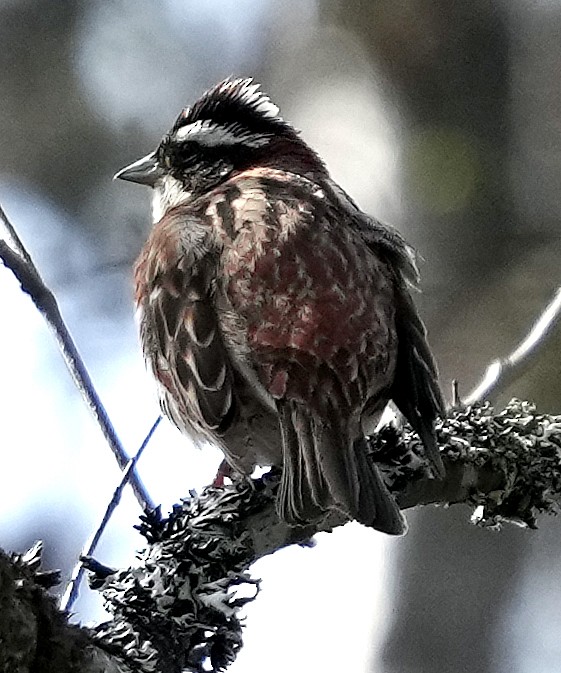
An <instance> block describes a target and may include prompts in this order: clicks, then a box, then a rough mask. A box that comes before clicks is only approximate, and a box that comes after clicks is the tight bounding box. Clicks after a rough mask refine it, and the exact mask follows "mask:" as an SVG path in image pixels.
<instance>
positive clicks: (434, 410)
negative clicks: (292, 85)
mask: <svg viewBox="0 0 561 673" xmlns="http://www.w3.org/2000/svg"><path fill="white" fill-rule="evenodd" d="M115 177H118V178H121V179H123V180H129V181H132V182H137V183H140V184H144V185H149V186H150V187H152V188H153V219H154V223H155V224H154V227H153V229H152V231H151V233H150V235H149V237H148V240H147V242H146V244H145V245H144V248H143V250H142V252H141V254H140V257H139V259H138V260H137V263H136V268H135V284H136V304H137V307H138V312H139V319H140V334H141V341H142V347H143V350H144V355H145V357H146V360H147V363H148V365H149V367H150V369H151V370H152V371H153V373H154V375H155V378H156V379H157V381H158V383H159V390H160V398H161V405H162V409H163V411H164V413H165V414H166V415H167V416H168V417H169V418H170V419H171V420H172V421H173V422H174V423H175V425H177V427H178V428H179V429H180V430H181V431H182V432H184V433H185V434H186V435H189V436H190V437H191V438H192V439H194V440H195V441H197V442H204V441H209V442H212V443H214V444H216V445H218V446H219V447H220V448H221V449H222V451H223V452H224V454H225V459H226V461H227V463H228V464H229V465H230V466H231V467H232V468H233V469H234V470H235V471H237V472H240V473H244V474H250V473H251V472H252V470H253V468H254V466H255V465H264V466H267V465H270V466H278V467H280V468H282V477H281V483H280V486H279V491H278V495H277V509H278V513H279V515H280V517H281V518H283V519H284V520H286V521H287V522H289V523H290V524H294V525H297V524H304V523H307V522H310V521H313V520H317V519H319V518H321V517H322V516H324V515H325V513H326V512H328V511H329V510H331V509H337V510H340V511H341V512H343V513H344V514H345V515H347V516H348V517H349V518H353V519H356V520H358V521H360V522H361V523H363V524H365V525H367V526H372V527H374V528H376V529H378V530H381V531H384V532H386V533H390V534H401V533H403V532H404V528H405V523H404V519H403V517H402V515H401V513H400V511H399V508H398V506H397V504H396V502H395V501H394V499H393V498H392V496H391V495H390V493H389V492H388V490H387V488H386V486H385V485H384V483H383V481H382V479H381V477H380V474H379V472H378V469H377V468H376V466H375V465H374V463H373V462H372V460H371V459H370V457H369V456H368V455H367V453H366V444H365V442H364V436H365V434H367V433H371V432H372V431H373V430H374V428H375V427H376V424H377V422H378V420H379V417H380V415H381V413H382V411H383V410H384V408H385V406H386V404H387V403H388V401H390V400H392V401H393V402H394V404H395V405H396V406H397V407H398V409H399V410H400V411H401V412H402V413H403V415H404V416H405V418H406V419H407V420H408V421H409V422H410V423H411V425H412V426H413V428H414V430H415V431H416V432H417V433H418V434H419V435H420V438H421V440H422V442H423V445H424V448H425V452H426V457H427V458H428V460H429V461H430V465H431V467H432V470H433V473H434V474H435V475H436V476H438V477H441V476H442V475H443V471H444V468H443V465H442V462H441V459H440V455H439V452H438V448H437V445H436V441H435V435H434V429H433V424H434V420H435V418H436V416H437V415H438V414H440V413H441V411H442V408H443V405H442V397H441V393H440V389H439V386H438V382H437V374H436V368H435V364H434V361H433V357H432V355H431V352H430V350H429V346H428V345H427V341H426V335H425V329H424V327H423V324H422V323H421V320H420V318H419V315H418V313H417V310H416V308H415V306H414V303H413V300H412V297H411V289H412V288H413V287H414V286H415V284H416V283H417V280H418V279H417V269H416V266H415V262H414V258H413V255H412V251H411V249H410V248H409V247H408V245H407V244H406V243H405V241H404V240H403V239H402V237H401V236H400V235H399V234H398V233H397V232H396V231H394V230H393V229H391V228H390V227H387V226H385V225H383V224H381V223H380V222H378V221H377V220H375V219H373V218H371V217H369V216H367V215H365V214H364V213H363V212H362V211H361V210H360V209H359V208H358V206H357V205H356V204H355V203H354V201H353V200H352V199H351V198H350V197H349V196H348V195H347V194H346V193H345V192H344V191H343V190H342V189H341V187H339V186H338V185H337V184H336V183H335V182H334V181H333V180H332V179H331V177H330V176H329V173H328V171H327V168H326V166H325V164H324V163H323V161H322V160H321V159H320V157H319V156H318V155H317V154H316V153H315V152H314V150H312V149H311V148H310V147H309V146H308V145H307V144H306V143H305V142H304V140H303V139H302V138H301V137H300V135H299V134H298V132H297V131H296V130H295V129H294V128H293V127H292V126H291V125H290V124H289V123H288V122H286V121H285V120H283V119H282V118H281V117H280V116H279V110H278V108H277V107H276V106H275V105H274V104H273V103H272V102H271V101H270V99H269V97H268V96H267V95H265V94H264V93H262V92H261V91H260V89H259V86H258V85H256V84H253V83H252V80H251V79H227V80H225V81H223V82H221V83H219V84H218V85H216V86H215V87H214V88H212V89H210V90H209V91H207V92H206V93H205V94H204V95H203V96H202V97H201V98H200V99H199V100H198V101H197V102H196V103H195V104H194V105H193V106H192V107H188V108H186V109H184V110H183V111H182V112H181V114H180V115H179V117H178V119H177V121H176V122H175V124H174V125H173V127H172V129H171V130H170V131H169V133H167V134H166V135H165V136H164V138H163V139H162V141H161V142H160V144H159V145H158V147H157V149H156V150H155V151H154V152H152V153H151V154H148V155H147V156H146V157H144V158H142V159H140V160H138V161H136V162H135V163H133V164H131V165H130V166H127V167H126V168H124V169H123V170H121V171H120V172H119V173H117V175H116V176H115Z"/></svg>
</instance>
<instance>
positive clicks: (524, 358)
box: [463, 287, 561, 405]
mask: <svg viewBox="0 0 561 673" xmlns="http://www.w3.org/2000/svg"><path fill="white" fill-rule="evenodd" d="M560 318H561V287H559V288H557V291H556V292H555V295H554V297H553V299H552V300H551V301H550V302H549V303H548V304H547V306H546V307H545V309H544V310H543V311H542V313H541V315H540V316H539V318H538V319H537V320H536V322H535V323H534V325H533V326H532V329H531V330H530V331H529V332H528V334H527V335H526V336H525V337H524V339H522V341H521V342H520V343H519V344H518V346H516V348H515V349H514V350H513V351H512V353H511V354H510V355H507V357H505V358H499V359H497V360H494V361H493V362H491V363H490V364H489V366H488V367H487V369H486V370H485V374H484V375H483V378H482V379H481V381H480V382H479V383H478V384H477V385H476V386H475V388H474V389H473V390H472V391H471V392H470V393H469V395H468V396H467V397H466V398H465V399H464V400H463V402H464V404H467V405H469V404H474V403H475V402H481V401H482V400H491V399H492V395H493V393H496V392H497V391H498V389H499V386H500V388H502V389H504V388H506V387H507V386H508V385H510V384H511V383H514V381H516V380H517V379H518V378H519V377H520V376H522V374H524V372H525V371H527V370H528V369H529V368H530V366H531V365H532V364H533V360H534V358H535V357H536V355H537V354H538V352H539V350H540V348H541V347H543V345H544V343H545V342H546V340H547V339H548V338H549V337H550V336H551V335H552V334H553V333H554V331H555V328H556V327H557V326H558V325H560V324H561V320H560Z"/></svg>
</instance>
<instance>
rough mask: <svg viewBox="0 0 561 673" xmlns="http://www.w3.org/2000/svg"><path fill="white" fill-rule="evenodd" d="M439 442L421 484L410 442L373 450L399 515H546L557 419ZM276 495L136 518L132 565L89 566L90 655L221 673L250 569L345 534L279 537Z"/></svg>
mask: <svg viewBox="0 0 561 673" xmlns="http://www.w3.org/2000/svg"><path fill="white" fill-rule="evenodd" d="M438 435H439V441H440V444H441V448H442V453H443V458H444V461H445V463H446V466H447V476H446V479H444V480H443V481H435V480H433V479H431V478H430V476H429V475H428V474H427V471H426V468H425V463H424V461H423V458H422V448H421V444H420V442H419V440H418V439H417V437H416V436H414V435H413V434H412V433H410V432H409V431H407V430H405V431H403V432H401V431H398V430H396V429H393V428H386V429H384V430H382V431H381V432H380V433H379V434H378V435H377V436H376V437H375V438H373V439H372V440H371V449H372V454H373V457H374V458H375V460H377V461H378V463H379V464H380V466H381V467H382V469H383V470H384V474H385V476H386V477H387V481H388V484H389V486H390V488H391V490H392V491H393V492H394V494H395V495H396V497H397V498H398V500H399V502H400V504H401V506H402V508H403V509H407V508H410V507H414V506H416V505H423V504H429V503H441V504H454V503H469V504H471V505H473V506H476V507H477V508H478V513H479V517H478V522H479V523H480V524H482V525H487V526H498V525H499V524H500V523H501V522H502V521H505V520H510V521H514V522H516V523H520V524H522V525H527V526H529V527H535V525H536V516H537V515H538V514H539V513H541V512H544V513H552V512H554V511H556V509H557V507H558V504H559V502H560V500H561V458H560V456H561V416H547V415H539V414H536V412H535V409H534V408H533V406H532V405H530V404H528V403H524V402H518V401H513V402H511V404H510V405H509V406H508V407H507V408H506V409H505V410H504V411H503V412H501V413H499V414H494V413H493V410H492V408H491V407H490V406H489V405H483V406H477V407H474V408H471V409H466V410H456V411H452V412H450V415H449V417H448V418H447V419H445V420H444V421H442V422H441V423H440V425H439V427H438ZM275 487H276V478H274V477H271V476H265V477H264V478H262V479H260V480H257V481H256V482H253V484H252V485H248V484H247V483H243V482H241V483H236V484H234V485H232V486H228V487H225V488H220V489H218V488H208V489H207V490H205V491H204V492H203V493H202V494H201V495H200V496H197V495H196V494H192V495H191V496H190V497H189V498H187V499H186V500H185V501H184V502H183V503H182V504H181V505H178V506H176V507H175V509H174V511H173V512H172V514H171V515H170V516H169V517H168V518H165V519H164V518H161V516H160V514H159V512H157V511H156V512H154V513H152V514H151V515H150V516H147V517H144V520H143V522H142V524H141V525H140V530H141V532H142V533H143V534H144V535H145V537H146V538H147V541H148V546H147V547H146V549H145V551H144V552H143V554H142V556H141V557H140V563H139V565H138V566H137V567H135V568H132V569H128V570H122V571H115V572H113V571H111V569H107V568H104V567H99V566H98V567H97V569H96V573H95V574H94V580H93V585H94V587H95V588H97V589H99V590H101V591H102V592H103V594H104V597H105V599H106V602H107V607H108V608H109V610H110V611H111V612H112V614H113V620H112V621H110V622H108V623H106V624H103V625H101V626H100V627H98V628H97V630H96V634H97V635H96V637H97V638H98V640H99V643H100V644H102V645H103V647H106V648H107V649H108V651H110V652H115V653H120V654H121V655H122V654H123V653H124V654H125V655H126V657H127V658H130V664H131V667H133V668H135V670H139V671H147V672H148V671H158V672H160V673H172V672H173V673H176V672H179V671H182V670H191V671H197V672H198V671H203V670H209V668H208V666H209V665H210V666H211V667H212V669H213V670H216V671H218V670H223V669H225V668H226V667H227V666H228V664H229V663H230V662H231V661H233V660H234V658H235V657H236V654H237V652H238V650H239V649H240V647H241V645H242V636H241V626H240V622H239V620H238V610H239V608H240V607H241V606H243V605H244V604H245V603H246V602H247V601H248V600H251V598H252V596H253V595H255V594H256V593H257V590H258V583H256V581H255V580H254V579H252V578H251V577H250V576H249V575H248V569H249V567H250V566H251V564H252V563H253V562H254V561H255V560H256V559H258V558H260V557H262V556H264V555H266V554H270V553H272V552H274V551H276V550H277V549H280V548H282V547H284V546H286V545H289V544H307V543H309V540H310V538H311V536H312V535H313V534H314V533H316V532H318V531H325V530H332V529H333V528H334V527H336V526H338V525H341V524H343V523H344V522H345V520H344V518H343V517H342V516H339V515H337V514H334V515H332V516H330V517H329V518H328V519H326V520H325V521H323V522H321V523H318V524H316V525H311V526H309V527H306V528H293V527H290V526H287V525H286V524H285V523H283V522H282V521H280V520H279V519H278V517H277V515H276V511H275V506H274V491H275ZM372 534H373V535H375V534H376V533H374V532H373V533H372ZM242 587H243V589H244V590H243V597H242V595H241V588H242ZM248 587H249V589H250V594H252V596H250V597H249V598H248V597H247V593H248ZM251 589H254V591H251Z"/></svg>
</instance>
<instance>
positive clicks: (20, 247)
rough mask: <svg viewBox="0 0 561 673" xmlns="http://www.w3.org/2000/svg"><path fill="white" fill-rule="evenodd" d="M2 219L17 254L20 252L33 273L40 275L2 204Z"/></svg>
mask: <svg viewBox="0 0 561 673" xmlns="http://www.w3.org/2000/svg"><path fill="white" fill-rule="evenodd" d="M0 219H1V220H2V222H3V223H4V227H5V229H6V231H7V232H8V236H9V238H11V239H12V242H13V244H14V248H15V249H16V252H18V253H19V254H20V255H21V257H23V259H24V260H25V261H26V262H27V264H28V265H29V266H30V267H31V268H32V269H33V271H35V273H37V275H39V272H38V271H37V267H36V266H35V264H34V263H33V260H32V259H31V255H30V254H29V253H28V252H27V248H26V247H25V245H24V244H23V242H22V240H21V238H20V237H19V236H18V232H17V231H16V230H15V229H14V225H13V224H12V223H11V222H10V220H9V219H8V216H7V215H6V213H5V212H4V208H2V205H1V204H0Z"/></svg>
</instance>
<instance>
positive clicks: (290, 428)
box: [277, 401, 405, 535]
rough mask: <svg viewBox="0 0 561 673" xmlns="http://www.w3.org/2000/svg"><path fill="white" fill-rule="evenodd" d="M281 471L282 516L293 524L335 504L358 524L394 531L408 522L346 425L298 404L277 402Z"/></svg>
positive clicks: (392, 532) (393, 533)
mask: <svg viewBox="0 0 561 673" xmlns="http://www.w3.org/2000/svg"><path fill="white" fill-rule="evenodd" d="M277 405H278V410H279V420H280V425H281V431H282V442H283V474H282V480H281V485H280V490H279V495H278V501H277V508H278V512H279V515H280V516H281V518H283V519H284V520H286V521H288V522H289V523H291V524H295V525H297V524H302V523H306V522H310V521H313V520H315V519H318V518H320V517H321V516H322V515H324V514H325V512H326V511H327V510H329V509H332V508H336V509H339V510H341V511H342V512H344V513H345V514H347V515H348V516H349V517H351V518H353V519H356V520H357V521H359V522H360V523H363V524H365V525H366V526H370V527H372V528H375V529H377V530H380V531H383V532H385V533H389V534H391V535H401V534H402V533H404V532H405V522H404V519H403V517H402V515H401V512H400V510H399V507H398V506H397V503H396V502H395V500H394V499H393V498H392V496H391V494H390V493H389V491H388V490H387V488H386V486H385V485H384V483H383V481H382V478H381V477H380V474H379V472H378V470H377V468H376V466H375V465H374V464H373V463H372V462H371V461H370V460H369V458H368V456H367V455H366V452H365V450H364V445H363V443H362V442H361V441H354V442H353V440H352V439H350V437H349V432H348V429H347V428H344V427H337V425H338V424H337V423H336V422H335V421H334V420H332V421H325V420H324V419H319V418H316V417H314V416H313V415H312V413H311V412H310V411H309V409H308V408H307V407H305V406H304V405H302V404H299V403H297V402H288V401H279V402H277Z"/></svg>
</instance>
